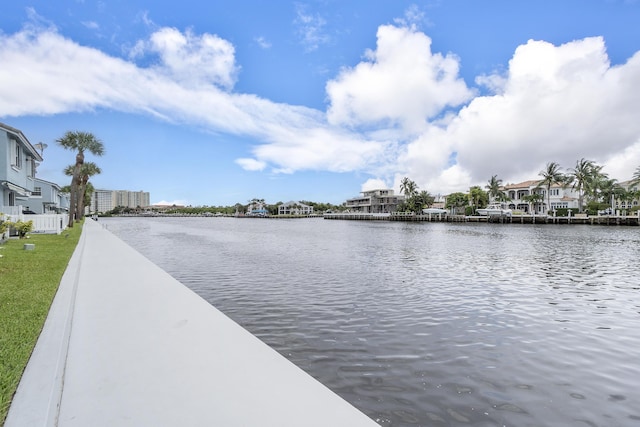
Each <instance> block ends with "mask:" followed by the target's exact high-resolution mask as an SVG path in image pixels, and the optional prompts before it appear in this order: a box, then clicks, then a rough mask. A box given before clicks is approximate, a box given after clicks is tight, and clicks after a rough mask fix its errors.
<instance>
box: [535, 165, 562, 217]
mask: <svg viewBox="0 0 640 427" xmlns="http://www.w3.org/2000/svg"><path fill="white" fill-rule="evenodd" d="M561 169H562V168H561V167H560V165H559V164H558V163H556V162H549V163H547V166H546V167H545V168H544V170H541V171H540V173H538V175H539V176H541V177H542V181H540V182H539V183H538V187H544V188H546V189H547V206H546V212H549V208H550V207H551V186H552V185H554V184H562V183H564V182H565V180H566V177H565V176H564V175H563V174H562V172H560V170H561Z"/></svg>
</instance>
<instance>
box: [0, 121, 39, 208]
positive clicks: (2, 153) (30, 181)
mask: <svg viewBox="0 0 640 427" xmlns="http://www.w3.org/2000/svg"><path fill="white" fill-rule="evenodd" d="M41 161H42V156H41V155H40V153H38V151H37V150H36V149H35V148H34V146H33V145H31V143H30V142H29V140H28V139H27V137H26V136H24V134H23V133H22V131H20V130H18V129H16V128H13V127H11V126H8V125H6V124H4V123H0V212H3V213H5V214H6V215H19V214H21V213H22V210H24V209H26V207H27V206H29V202H30V196H31V194H32V193H33V190H34V187H35V176H36V166H37V164H38V162H41Z"/></svg>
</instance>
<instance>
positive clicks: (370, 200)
mask: <svg viewBox="0 0 640 427" xmlns="http://www.w3.org/2000/svg"><path fill="white" fill-rule="evenodd" d="M361 194H362V195H361V196H360V197H354V198H353V199H349V200H347V201H346V203H345V206H346V207H347V209H349V210H350V211H351V212H361V213H391V212H395V210H396V209H397V207H398V205H399V204H400V203H402V202H403V201H404V196H402V195H398V194H394V192H393V190H389V189H381V190H371V191H363V192H362V193H361Z"/></svg>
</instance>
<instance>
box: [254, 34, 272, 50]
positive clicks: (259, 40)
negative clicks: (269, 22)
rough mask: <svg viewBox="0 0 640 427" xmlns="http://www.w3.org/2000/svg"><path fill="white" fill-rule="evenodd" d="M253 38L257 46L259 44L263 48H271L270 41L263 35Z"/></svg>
mask: <svg viewBox="0 0 640 427" xmlns="http://www.w3.org/2000/svg"><path fill="white" fill-rule="evenodd" d="M254 40H255V41H256V43H258V46H260V47H261V48H263V49H269V48H271V42H269V41H268V40H267V39H266V38H264V37H263V36H259V37H256V38H255V39H254Z"/></svg>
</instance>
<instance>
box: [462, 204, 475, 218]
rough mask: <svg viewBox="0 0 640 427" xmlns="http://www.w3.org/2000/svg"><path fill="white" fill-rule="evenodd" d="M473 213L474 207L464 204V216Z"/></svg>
mask: <svg viewBox="0 0 640 427" xmlns="http://www.w3.org/2000/svg"><path fill="white" fill-rule="evenodd" d="M474 213H475V209H474V207H473V206H465V208H464V214H465V215H466V216H470V215H473V214H474Z"/></svg>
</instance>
